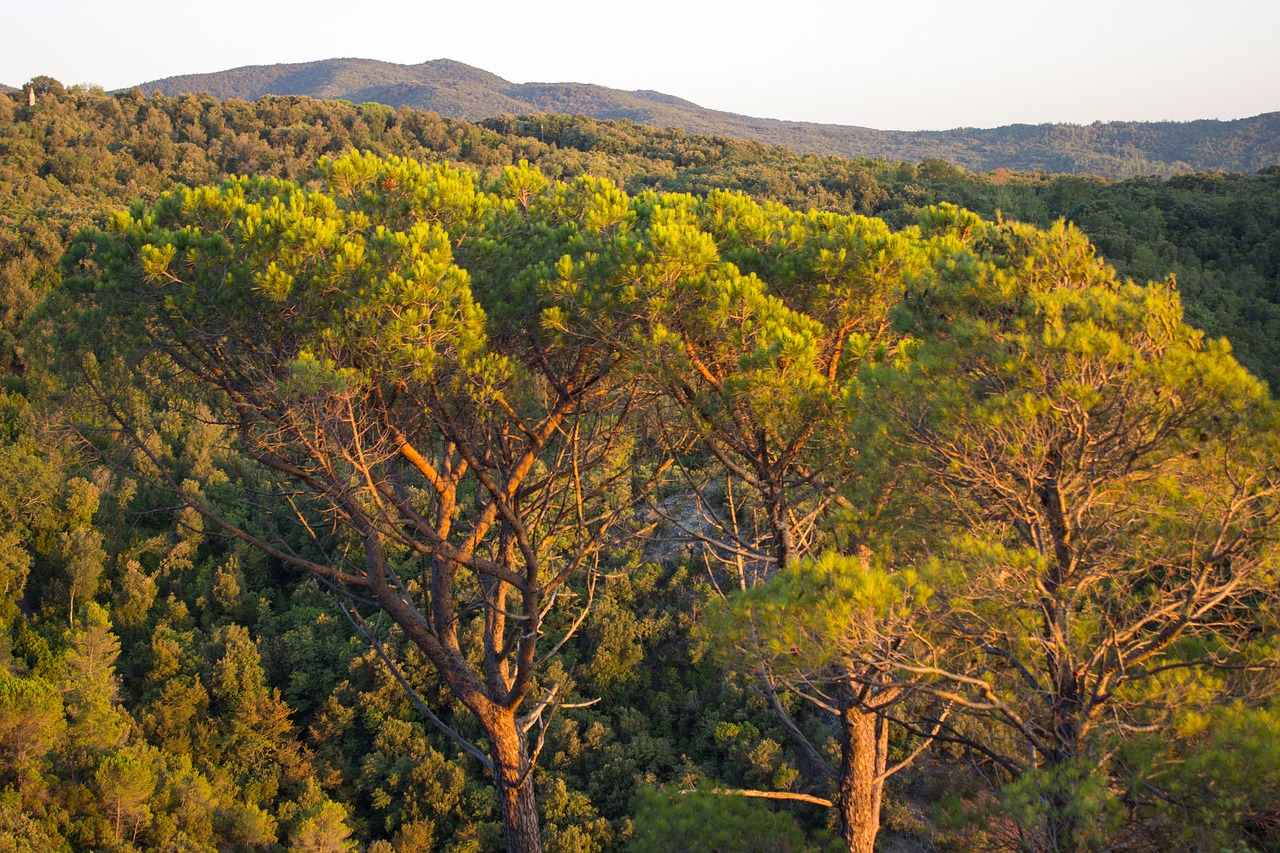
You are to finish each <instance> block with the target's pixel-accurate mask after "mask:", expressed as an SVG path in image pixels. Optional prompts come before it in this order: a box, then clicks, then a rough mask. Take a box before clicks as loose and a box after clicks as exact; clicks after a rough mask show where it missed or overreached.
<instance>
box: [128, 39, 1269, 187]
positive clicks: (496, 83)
mask: <svg viewBox="0 0 1280 853" xmlns="http://www.w3.org/2000/svg"><path fill="white" fill-rule="evenodd" d="M140 88H141V89H142V91H144V92H146V93H152V92H160V93H162V94H165V95H168V96H176V95H182V94H195V93H207V94H210V95H212V96H214V97H216V98H218V99H220V100H226V99H228V98H235V99H240V100H248V101H254V100H257V99H258V98H260V97H264V96H267V95H305V96H308V97H313V98H326V99H341V100H347V101H352V102H356V103H360V102H365V101H372V102H377V103H383V104H387V105H389V106H391V107H396V108H399V107H412V108H417V109H426V110H432V111H434V112H436V113H438V114H440V115H441V116H444V117H448V118H462V119H467V120H468V121H479V120H482V119H485V118H492V117H495V116H500V115H533V114H538V113H565V114H570V115H587V116H591V117H592V118H597V119H605V120H626V121H632V122H635V123H637V124H641V125H649V126H653V127H659V128H664V127H678V128H680V129H681V130H682V131H684V132H685V133H689V134H695V135H705V136H728V137H734V138H739V139H748V140H754V141H757V142H763V143H768V144H772V145H780V146H783V147H786V148H791V149H793V150H795V151H798V152H800V153H812V154H834V155H838V156H842V157H879V158H883V159H887V160H900V161H908V162H920V161H923V160H926V159H943V160H947V161H949V162H952V163H955V164H956V165H959V166H962V167H964V168H966V169H969V170H971V171H992V170H995V169H999V168H1007V169H1011V170H1013V171H1022V172H1049V173H1083V174H1092V175H1099V176H1102V177H1113V178H1123V177H1131V176H1134V175H1145V174H1155V175H1171V174H1177V173H1181V172H1192V171H1231V172H1253V171H1258V170H1260V169H1263V168H1267V167H1269V166H1273V165H1275V164H1277V163H1280V112H1271V113H1264V114H1262V115H1258V116H1253V117H1251V118H1244V119H1236V120H1232V121H1218V120H1216V119H1199V120H1196V121H1191V122H1123V121H1120V122H1094V123H1093V124H1089V125H1075V124H1040V125H1030V124H1012V125H1005V126H1003V127H998V128H986V129H983V128H955V129H951V130H924V131H902V130H876V129H872V128H867V127H859V126H854V125H837V124H822V123H817V122H799V121H788V120H782V119H770V118H758V117H754V116H746V115H741V114H738V113H730V112H725V111H721V110H714V109H709V108H706V107H703V106H701V105H698V104H695V103H693V102H692V101H688V100H686V99H683V98H680V97H677V96H674V95H669V94H666V93H663V92H657V91H653V90H648V89H642V90H636V91H625V90H621V89H612V88H609V87H606V86H600V85H596V84H591V83H570V82H553V83H544V82H533V83H513V82H511V81H509V80H506V79H504V78H502V77H500V76H498V75H496V74H493V73H491V72H489V71H485V70H484V69H480V68H475V67H473V66H470V65H467V64H465V63H462V62H458V61H456V60H451V59H436V60H431V61H427V62H423V63H420V64H418V65H401V64H396V63H391V62H383V61H381V60H373V59H356V58H342V59H327V60H317V61H313V62H304V63H290V64H280V65H249V66H241V67H239V68H233V69H229V70H227V71H221V72H214V73H209V74H187V75H181V76H177V77H167V78H162V79H159V80H152V81H148V82H146V83H143V84H141V85H140Z"/></svg>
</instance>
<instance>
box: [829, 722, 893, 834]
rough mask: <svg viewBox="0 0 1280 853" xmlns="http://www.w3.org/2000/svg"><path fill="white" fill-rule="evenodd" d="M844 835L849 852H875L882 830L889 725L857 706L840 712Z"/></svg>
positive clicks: (841, 803) (841, 806) (840, 806)
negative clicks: (881, 811) (882, 800)
mask: <svg viewBox="0 0 1280 853" xmlns="http://www.w3.org/2000/svg"><path fill="white" fill-rule="evenodd" d="M840 729H841V744H840V801H839V809H840V835H841V837H842V838H844V841H845V844H846V845H848V848H849V853H872V851H873V850H874V849H875V846H876V833H878V832H879V831H880V802H881V795H882V793H883V791H884V780H883V779H881V778H880V774H881V773H883V772H884V768H885V758H886V748H887V747H888V732H889V728H888V726H887V725H886V724H885V721H884V720H882V719H881V718H880V717H879V715H878V714H876V713H875V712H873V711H864V710H862V709H860V708H858V707H857V706H850V707H847V708H845V709H844V710H843V711H841V713H840Z"/></svg>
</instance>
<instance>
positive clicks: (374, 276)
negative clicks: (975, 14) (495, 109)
mask: <svg viewBox="0 0 1280 853" xmlns="http://www.w3.org/2000/svg"><path fill="white" fill-rule="evenodd" d="M32 85H33V86H34V89H35V91H36V96H37V97H36V103H35V105H34V106H29V105H28V104H27V102H26V98H25V97H22V96H19V95H14V96H7V97H0V193H3V206H2V208H0V294H2V295H0V308H3V314H2V315H0V336H2V337H3V343H2V344H0V346H3V353H2V358H3V377H2V378H3V398H2V399H0V430H2V432H0V454H3V455H4V456H5V461H6V463H7V464H5V465H4V466H2V467H0V514H2V517H3V524H0V579H2V580H3V582H2V583H0V629H2V630H0V662H2V663H3V666H2V667H0V787H2V788H3V790H2V791H0V849H11V850H15V851H21V850H33V851H42V850H68V851H69V850H90V849H100V850H120V851H129V850H138V851H142V850H147V851H150V850H156V851H160V850H165V851H168V850H192V851H197V850H198V851H211V850H297V851H303V850H307V851H345V850H353V849H361V850H366V849H367V850H371V851H374V850H376V851H379V853H384V851H401V850H427V849H438V850H456V851H464V850H474V851H480V850H492V849H501V848H502V847H503V846H504V845H505V846H506V848H507V849H511V850H538V849H545V850H548V851H596V850H601V851H602V850H634V851H644V850H666V849H672V844H673V841H672V840H673V839H680V842H679V844H680V846H681V848H682V849H689V850H707V851H712V850H779V851H781V850H791V851H798V850H840V849H847V850H859V851H870V850H871V849H873V847H874V846H876V845H877V844H878V845H879V846H880V848H881V849H893V850H942V851H951V850H956V851H958V850H969V849H1024V850H1102V849H1111V848H1113V847H1115V846H1117V845H1123V846H1127V847H1129V848H1132V849H1139V850H1144V849H1145V850H1155V849H1170V848H1172V849H1198V850H1215V851H1216V850H1224V849H1231V850H1271V849H1277V848H1280V813H1278V812H1277V810H1276V803H1277V802H1280V774H1278V773H1277V768H1280V756H1277V748H1278V746H1280V731H1278V725H1280V723H1278V718H1277V709H1276V706H1275V703H1274V693H1275V686H1276V683H1275V679H1274V675H1273V674H1272V673H1273V669H1274V665H1275V662H1276V654H1277V649H1276V645H1275V636H1276V630H1275V629H1276V626H1275V624H1274V610H1273V607H1274V598H1275V592H1276V588H1275V574H1274V573H1275V566H1276V556H1277V555H1276V550H1275V547H1276V543H1275V541H1274V540H1275V537H1274V529H1275V520H1276V513H1277V512H1280V465H1278V463H1280V446H1277V442H1280V429H1277V423H1276V417H1277V413H1276V411H1275V408H1274V405H1273V403H1272V402H1271V400H1270V397H1269V394H1268V392H1267V384H1268V383H1270V384H1271V385H1272V386H1274V384H1275V379H1276V377H1277V376H1280V360H1277V353H1276V351H1275V347H1276V346H1277V344H1276V341H1277V340H1278V339H1280V335H1278V334H1277V333H1278V332H1280V328H1278V326H1280V324H1278V323H1277V317H1276V312H1277V311H1278V310H1280V308H1278V307H1277V303H1280V286H1278V282H1280V236H1278V235H1280V173H1276V172H1275V171H1274V170H1273V171H1271V172H1269V173H1265V174H1257V175H1193V176H1184V177H1178V178H1173V179H1168V180H1161V179H1138V180H1130V181H1124V182H1110V181H1104V180H1099V179H1087V178H1073V177H1047V176H1044V175H1019V174H1014V173H1006V172H996V173H990V174H983V175H976V174H971V173H968V172H965V171H963V170H961V169H959V168H956V167H954V166H951V165H949V164H947V163H945V162H942V161H938V160H928V161H924V162H921V163H917V164H912V163H888V162H884V161H874V160H857V161H851V160H842V159H838V158H830V157H817V156H814V155H806V156H801V155H796V154H793V153H790V152H788V151H785V150H783V149H776V148H770V147H767V146H763V145H760V144H757V143H749V142H740V141H734V140H730V139H726V138H701V137H693V136H687V135H685V134H683V133H681V132H679V131H673V130H667V131H654V130H649V129H644V128H641V127H639V126H637V125H634V124H629V123H626V122H620V123H615V122H600V121H596V120H593V119H585V118H569V117H564V116H556V115H546V116H535V117H530V118H525V119H495V120H490V121H486V122H483V123H481V124H472V123H469V122H466V121H462V120H450V119H442V118H440V117H439V116H437V115H435V114H432V113H427V112H421V111H416V110H412V109H400V110H392V109H390V108H387V107H384V106H380V105H377V104H372V103H365V104H360V105H353V104H350V103H346V102H341V101H318V100H311V99H307V98H300V97H280V98H264V99H262V100H259V101H258V102H256V103H247V102H241V101H234V100H231V101H226V102H219V101H217V100H215V99H213V98H210V97H198V96H185V97H182V98H173V99H170V98H165V97H163V96H151V97H145V96H143V95H142V94H141V93H140V92H137V91H135V92H131V93H124V94H120V95H107V94H105V93H102V92H95V91H87V90H82V89H71V90H66V89H64V88H63V87H62V86H61V85H60V84H58V83H57V82H56V81H53V80H51V79H49V78H37V80H35V81H33V84H32ZM355 152H364V153H355ZM231 176H239V177H231ZM1063 217H1065V218H1066V219H1067V220H1070V222H1073V223H1075V225H1072V224H1068V223H1066V222H1061V221H1059V220H1060V219H1062V218H1063ZM1171 273H1172V274H1173V275H1172V277H1171V275H1170V274H1171ZM1135 281H1136V282H1138V283H1134V282H1135ZM1147 282H1150V283H1147ZM1184 303H1185V313H1184ZM1206 332H1207V333H1208V334H1205V333H1206ZM1221 336H1225V337H1226V339H1229V340H1230V341H1231V343H1230V344H1228V343H1227V342H1226V340H1224V339H1223V338H1222V337H1221ZM1237 358H1238V359H1239V363H1237ZM1241 364H1243V365H1244V366H1243V367H1242V366H1241ZM1246 368H1247V370H1246ZM1249 371H1252V373H1250V372H1249ZM1255 376H1257V377H1261V379H1262V380H1265V381H1260V380H1259V379H1258V378H1255Z"/></svg>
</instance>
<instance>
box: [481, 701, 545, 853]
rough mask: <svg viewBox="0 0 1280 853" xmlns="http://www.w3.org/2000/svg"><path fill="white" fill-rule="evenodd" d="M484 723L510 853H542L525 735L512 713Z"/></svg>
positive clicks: (492, 717) (490, 718) (500, 714)
mask: <svg viewBox="0 0 1280 853" xmlns="http://www.w3.org/2000/svg"><path fill="white" fill-rule="evenodd" d="M482 722H483V723H484V727H485V733H486V734H487V735H488V737H489V744H490V746H489V754H490V756H491V757H492V758H493V775H494V777H495V782H496V783H497V786H498V802H499V803H500V804H501V806H502V827H503V832H504V834H505V836H506V840H507V853H542V835H541V833H540V831H539V829H538V805H537V800H536V799H535V798H534V792H533V773H532V771H531V770H530V763H529V748H528V744H527V743H526V742H525V738H524V733H523V732H521V731H520V728H519V726H518V725H516V719H515V715H514V713H511V712H505V711H498V712H496V713H495V714H493V715H492V716H488V718H487V719H484V720H482Z"/></svg>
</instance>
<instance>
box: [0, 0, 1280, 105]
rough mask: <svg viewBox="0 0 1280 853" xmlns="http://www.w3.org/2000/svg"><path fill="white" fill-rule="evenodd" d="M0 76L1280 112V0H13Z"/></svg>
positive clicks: (1, 79)
mask: <svg viewBox="0 0 1280 853" xmlns="http://www.w3.org/2000/svg"><path fill="white" fill-rule="evenodd" d="M5 7H6V8H5V9H4V12H3V14H2V15H0V83H5V84H8V85H10V86H19V85H21V84H22V83H24V82H26V81H27V80H29V79H30V78H32V77H34V76H36V75H38V74H47V75H49V76H51V77H55V78H57V79H58V80H60V81H62V82H63V83H64V84H67V85H71V84H75V83H87V84H96V85H100V86H103V87H105V88H107V89H115V88H123V87H127V86H132V85H135V84H138V83H143V82H146V81H149V80H154V79H158V78H161V77H169V76H173V75H178V74H194V73H203V72H212V71H223V70H226V69H229V68H235V67H238V66H242V65H270V64H274V63H281V62H308V61H312V60H318V59H330V58H334V57H359V58H364V59H380V60H384V61H387V62H398V63H405V64H416V63H419V62H425V61H427V60H431V59H442V58H448V59H456V60H458V61H460V62H465V63H467V64H468V65H474V66H476V67H478V68H483V69H484V70H486V71H491V72H493V73H494V74H497V75H499V76H501V77H504V78H506V79H507V80H510V81H512V82H513V83H526V82H578V83H598V84H600V85H603V86H610V87H613V88H617V89H655V90H657V91H660V92H665V93H667V94H670V95H676V96H678V97H682V98H685V99H687V100H690V101H693V102H695V103H697V104H700V105H701V106H704V107H709V108H712V109H719V110H726V111H729V112H736V113H743V114H745V115H752V116H760V117H766V118H780V119H789V120H796V121H816V122H828V123H833V124H848V125H860V126H863V127H874V128H880V129H886V130H921V129H931V130H941V129H947V128H953V127H995V126H998V125H1004V124H1013V123H1027V124H1038V123H1043V122H1074V123H1079V124H1088V123H1090V122H1093V121H1113V120H1136V121H1161V120H1177V121H1188V120H1192V119H1199V118H1218V119H1234V118H1244V117H1247V116H1253V115H1257V114H1259V113H1264V112H1271V111H1274V110H1280V0H1212V2H1192V0H1074V2H1053V3H1050V2H1041V0H1021V2H1016V0H968V2H961V0H914V2H901V3H890V2H883V0H882V2H879V3H871V2H865V0H845V2H834V0H789V2H788V1H787V0H773V2H768V3H766V2H760V0H739V2H735V3H725V2H698V0H631V2H627V3H602V2H588V0H543V2H530V0H525V2H519V3H517V2H514V0H490V2H475V3H471V4H468V3H465V2H459V0H450V2H447V3H433V2H431V0H363V2H341V3H339V2H335V0H312V2H307V3H299V2H293V0H289V2H285V0H220V2H200V3H182V2H179V3H174V2H172V0H166V2H157V0H144V2H129V1H128V0H122V2H115V3H104V2H102V0H93V2H88V1H87V0H48V2H33V1H32V0H15V2H12V3H6V4H5Z"/></svg>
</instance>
